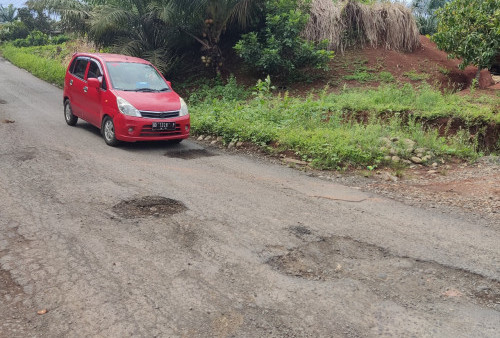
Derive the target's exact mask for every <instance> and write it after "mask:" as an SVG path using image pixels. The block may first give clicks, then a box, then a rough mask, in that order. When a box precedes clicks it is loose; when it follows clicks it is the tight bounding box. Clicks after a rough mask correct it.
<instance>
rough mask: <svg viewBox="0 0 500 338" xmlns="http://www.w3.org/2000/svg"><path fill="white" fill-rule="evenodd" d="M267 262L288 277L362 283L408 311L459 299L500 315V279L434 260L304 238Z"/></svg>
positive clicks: (366, 245)
mask: <svg viewBox="0 0 500 338" xmlns="http://www.w3.org/2000/svg"><path fill="white" fill-rule="evenodd" d="M288 230H289V231H292V233H293V232H294V231H293V230H290V229H288ZM267 264H269V265H270V266H271V267H273V268H274V269H276V270H277V271H279V272H281V273H283V274H285V275H288V276H292V277H297V278H305V279H308V280H317V281H322V280H332V279H341V278H342V279H345V278H351V279H354V280H360V281H363V283H364V284H366V285H368V287H369V288H370V289H372V291H373V292H374V293H376V294H378V295H379V296H381V297H384V298H389V299H391V300H393V301H394V302H396V303H398V304H401V305H402V306H404V307H410V308H417V307H422V306H423V307H427V308H429V310H432V308H433V305H434V304H435V303H439V302H448V301H456V302H471V303H475V304H480V305H483V306H487V307H491V308H494V309H495V310H497V311H500V282H499V281H495V280H491V279H488V278H486V277H484V276H481V275H477V274H474V273H471V272H468V271H464V270H460V269H456V268H453V267H448V266H444V265H441V264H438V263H435V262H426V261H419V260H415V259H412V258H408V257H400V256H397V255H394V254H392V253H391V252H389V251H387V250H386V249H383V248H380V247H378V246H375V245H372V244H369V243H364V242H360V241H357V240H354V239H351V238H348V237H338V236H332V237H327V238H320V237H319V238H318V239H317V240H310V241H308V240H305V241H304V244H303V245H300V246H299V247H296V248H294V249H290V250H288V252H287V253H286V254H283V255H277V256H273V257H271V258H270V259H268V260H267ZM452 298H453V299H452Z"/></svg>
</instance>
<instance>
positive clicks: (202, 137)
mask: <svg viewBox="0 0 500 338" xmlns="http://www.w3.org/2000/svg"><path fill="white" fill-rule="evenodd" d="M204 138H205V135H200V136H198V138H197V139H196V140H197V141H203V139H204Z"/></svg>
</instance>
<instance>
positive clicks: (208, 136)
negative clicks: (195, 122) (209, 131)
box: [204, 135, 212, 141]
mask: <svg viewBox="0 0 500 338" xmlns="http://www.w3.org/2000/svg"><path fill="white" fill-rule="evenodd" d="M211 139H212V136H210V135H207V137H205V139H204V140H205V141H210V140H211Z"/></svg>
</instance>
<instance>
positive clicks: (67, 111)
mask: <svg viewBox="0 0 500 338" xmlns="http://www.w3.org/2000/svg"><path fill="white" fill-rule="evenodd" d="M64 119H65V120H66V123H67V124H68V125H69V126H74V125H75V124H76V122H77V121H78V117H77V116H75V115H73V110H72V109H71V104H70V103H69V100H65V101H64Z"/></svg>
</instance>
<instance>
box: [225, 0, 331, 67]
mask: <svg viewBox="0 0 500 338" xmlns="http://www.w3.org/2000/svg"><path fill="white" fill-rule="evenodd" d="M309 4H310V2H308V1H302V0H268V1H266V10H265V12H266V18H265V26H264V27H262V28H261V29H260V30H259V31H257V32H250V33H248V34H244V35H243V36H242V39H241V40H240V41H238V43H237V44H236V46H235V47H234V49H235V50H236V52H237V53H238V54H239V55H240V57H241V58H242V59H243V60H244V61H245V63H246V64H247V65H249V66H250V67H252V69H254V70H257V71H260V72H263V73H265V74H271V75H282V76H288V75H293V74H294V73H296V70H298V69H300V68H303V67H305V66H311V67H316V68H323V69H325V68H326V67H327V64H328V61H330V59H331V58H332V57H333V52H329V51H327V50H326V47H327V45H328V41H323V42H321V43H319V44H317V45H316V44H315V43H313V42H311V41H307V40H305V39H304V38H302V37H301V36H300V34H301V32H302V31H303V30H304V27H305V26H306V24H307V21H308V19H309V15H308V14H307V13H308V12H309Z"/></svg>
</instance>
